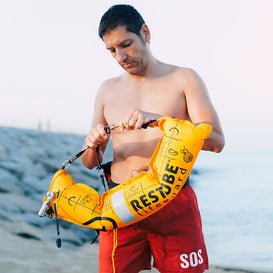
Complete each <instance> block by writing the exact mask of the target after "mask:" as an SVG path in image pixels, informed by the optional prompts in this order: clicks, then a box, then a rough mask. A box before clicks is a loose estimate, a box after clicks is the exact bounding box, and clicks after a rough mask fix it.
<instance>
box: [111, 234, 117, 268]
mask: <svg viewBox="0 0 273 273" xmlns="http://www.w3.org/2000/svg"><path fill="white" fill-rule="evenodd" d="M117 246H118V229H114V230H113V251H112V265H113V273H115V272H116V268H115V259H114V256H115V251H116V248H117Z"/></svg>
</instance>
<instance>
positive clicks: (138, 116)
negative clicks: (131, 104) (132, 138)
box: [119, 109, 162, 131]
mask: <svg viewBox="0 0 273 273" xmlns="http://www.w3.org/2000/svg"><path fill="white" fill-rule="evenodd" d="M161 117H162V116H161V115H159V114H154V113H149V112H144V111H141V110H137V109H133V110H129V111H128V112H127V113H125V114H124V115H123V117H122V119H121V121H120V123H119V128H120V130H121V131H123V130H124V129H127V130H133V129H141V128H142V125H143V124H145V123H147V122H149V121H151V120H157V119H159V118H161ZM149 126H150V127H155V126H158V122H157V121H155V122H153V123H151V124H149Z"/></svg>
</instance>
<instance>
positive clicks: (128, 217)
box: [112, 190, 136, 224]
mask: <svg viewBox="0 0 273 273" xmlns="http://www.w3.org/2000/svg"><path fill="white" fill-rule="evenodd" d="M112 203H113V207H114V209H115V211H116V213H117V215H118V217H119V218H120V220H121V221H122V222H123V223H125V224H129V223H130V222H131V221H133V220H136V217H135V216H134V215H133V214H132V213H131V212H130V210H129V209H128V207H127V206H126V203H125V201H124V198H123V190H121V191H117V192H115V193H113V195H112Z"/></svg>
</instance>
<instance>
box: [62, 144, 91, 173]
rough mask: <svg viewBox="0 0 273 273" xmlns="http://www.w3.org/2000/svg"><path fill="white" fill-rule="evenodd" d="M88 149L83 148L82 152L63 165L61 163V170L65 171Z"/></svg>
mask: <svg viewBox="0 0 273 273" xmlns="http://www.w3.org/2000/svg"><path fill="white" fill-rule="evenodd" d="M87 149H88V147H87V148H85V149H83V150H82V151H80V152H79V153H77V154H76V155H74V156H73V157H72V158H70V159H69V160H66V161H65V162H64V163H63V166H62V169H63V170H64V169H67V168H68V167H69V166H70V164H71V163H73V162H74V161H75V160H76V159H78V158H79V157H80V156H81V155H82V154H83V153H84V152H85V151H86V150H87Z"/></svg>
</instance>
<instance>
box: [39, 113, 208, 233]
mask: <svg viewBox="0 0 273 273" xmlns="http://www.w3.org/2000/svg"><path fill="white" fill-rule="evenodd" d="M159 128H160V130H161V131H163V132H164V135H163V136H162V137H161V139H160V140H159V142H158V145H157V147H156V149H155V151H154V153H153V155H152V158H151V160H150V162H149V167H150V172H141V173H140V174H138V175H137V176H135V177H133V178H131V179H129V180H128V181H126V182H124V183H122V184H120V185H119V186H117V187H115V188H113V189H110V190H108V191H106V192H104V193H103V194H102V196H100V195H99V193H98V192H96V191H95V190H94V189H93V188H91V187H89V186H87V185H85V184H80V183H78V184H75V183H74V181H73V178H72V176H71V175H70V174H69V173H68V172H67V171H66V170H63V169H61V170H59V171H57V172H56V173H55V175H54V177H53V180H52V182H51V185H50V188H49V192H48V194H47V196H45V197H44V203H43V207H42V208H48V207H49V208H51V212H52V214H53V215H54V211H53V209H52V208H53V207H54V204H55V207H57V208H58V217H59V218H62V219H64V220H66V221H69V222H72V223H74V224H77V225H81V226H84V227H87V228H91V229H97V230H103V231H106V230H112V229H116V228H122V227H125V226H127V225H131V224H133V223H135V222H137V221H140V220H142V219H144V218H146V217H148V216H150V215H152V214H153V213H155V212H156V211H158V210H160V209H161V208H162V207H164V206H165V205H167V204H168V203H169V202H170V201H171V200H172V199H173V198H174V197H175V196H176V195H177V193H178V192H179V191H180V190H181V189H182V187H183V185H184V184H185V182H186V180H187V178H188V176H189V174H190V172H191V169H192V167H193V164H194V162H195V160H196V158H197V156H198V153H199V151H200V150H201V148H202V146H203V143H204V140H205V139H206V138H208V137H209V135H210V132H211V126H210V125H208V124H200V125H198V126H194V125H193V124H192V123H191V122H189V121H185V120H175V119H172V118H169V117H164V118H161V119H160V120H159ZM41 210H42V209H41ZM41 214H43V212H42V213H41V212H40V213H39V215H40V216H42V215H41Z"/></svg>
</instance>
